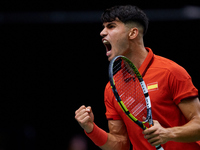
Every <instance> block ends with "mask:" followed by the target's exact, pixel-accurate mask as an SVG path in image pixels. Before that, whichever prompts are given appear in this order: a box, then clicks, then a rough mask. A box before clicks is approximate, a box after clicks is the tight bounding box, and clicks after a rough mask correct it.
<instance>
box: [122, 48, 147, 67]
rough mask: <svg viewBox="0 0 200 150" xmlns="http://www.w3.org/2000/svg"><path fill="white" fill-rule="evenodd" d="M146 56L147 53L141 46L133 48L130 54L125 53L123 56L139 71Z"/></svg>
mask: <svg viewBox="0 0 200 150" xmlns="http://www.w3.org/2000/svg"><path fill="white" fill-rule="evenodd" d="M147 55H148V51H147V50H146V49H145V47H144V46H143V45H141V46H137V47H133V48H132V49H131V51H130V53H127V54H126V55H125V56H126V57H127V58H128V59H129V60H130V61H131V62H132V63H133V64H134V65H135V66H136V67H137V68H138V69H139V68H140V66H141V65H142V63H143V62H144V60H145V58H146V57H147Z"/></svg>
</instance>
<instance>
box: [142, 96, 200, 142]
mask: <svg viewBox="0 0 200 150" xmlns="http://www.w3.org/2000/svg"><path fill="white" fill-rule="evenodd" d="M178 107H179V108H180V110H181V111H182V113H183V114H184V116H185V117H186V118H187V119H188V123H186V124H185V125H183V126H177V127H172V128H163V127H162V126H161V125H160V124H159V122H158V121H154V126H153V127H151V128H149V129H147V130H145V131H143V133H144V134H145V138H146V139H148V141H149V143H151V145H153V146H155V145H158V144H164V143H166V142H167V141H175V142H195V141H199V140H200V102H199V99H198V98H189V99H185V100H183V101H181V102H180V103H179V104H178Z"/></svg>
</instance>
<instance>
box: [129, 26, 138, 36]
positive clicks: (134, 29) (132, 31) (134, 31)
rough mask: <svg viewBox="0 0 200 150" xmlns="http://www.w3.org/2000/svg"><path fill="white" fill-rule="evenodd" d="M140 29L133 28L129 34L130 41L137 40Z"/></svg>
mask: <svg viewBox="0 0 200 150" xmlns="http://www.w3.org/2000/svg"><path fill="white" fill-rule="evenodd" d="M138 33H139V31H138V28H132V29H131V30H130V32H129V39H135V38H136V37H137V35H138Z"/></svg>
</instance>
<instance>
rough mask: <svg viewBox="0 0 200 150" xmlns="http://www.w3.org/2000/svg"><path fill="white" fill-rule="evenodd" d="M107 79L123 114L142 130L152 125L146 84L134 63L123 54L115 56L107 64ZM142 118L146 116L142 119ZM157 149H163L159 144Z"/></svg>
mask: <svg viewBox="0 0 200 150" xmlns="http://www.w3.org/2000/svg"><path fill="white" fill-rule="evenodd" d="M109 80H110V84H111V88H112V90H113V93H114V95H115V98H116V100H117V102H118V104H119V105H120V107H121V109H122V110H123V111H124V112H125V114H126V115H127V116H128V117H129V118H130V119H131V120H132V121H133V122H135V123H136V124H137V125H138V126H140V127H141V128H142V129H143V130H145V129H147V127H146V126H145V125H144V124H145V123H147V122H148V123H149V126H150V127H151V126H153V119H152V113H151V102H150V98H149V94H148V90H147V88H146V85H145V83H144V81H143V79H142V76H141V75H140V73H139V71H138V69H137V68H136V67H135V65H134V64H133V63H132V62H131V61H130V60H129V59H128V58H126V57H124V56H121V55H120V56H116V57H115V58H113V59H112V60H111V62H110V64H109ZM144 118H146V119H145V120H144ZM156 149H157V150H164V149H163V148H162V147H161V145H157V146H156Z"/></svg>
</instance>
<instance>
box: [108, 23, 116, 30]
mask: <svg viewBox="0 0 200 150" xmlns="http://www.w3.org/2000/svg"><path fill="white" fill-rule="evenodd" d="M114 27H115V25H113V24H109V25H107V28H108V29H112V28H114Z"/></svg>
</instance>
